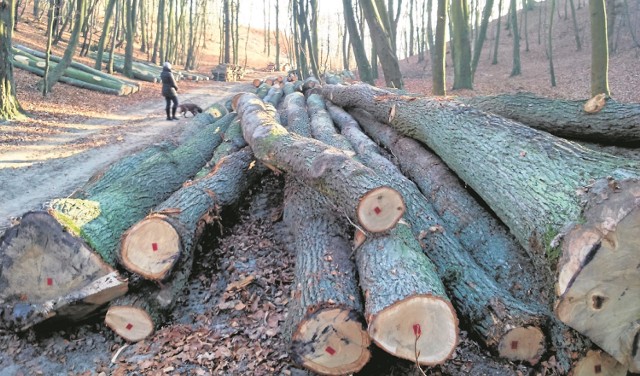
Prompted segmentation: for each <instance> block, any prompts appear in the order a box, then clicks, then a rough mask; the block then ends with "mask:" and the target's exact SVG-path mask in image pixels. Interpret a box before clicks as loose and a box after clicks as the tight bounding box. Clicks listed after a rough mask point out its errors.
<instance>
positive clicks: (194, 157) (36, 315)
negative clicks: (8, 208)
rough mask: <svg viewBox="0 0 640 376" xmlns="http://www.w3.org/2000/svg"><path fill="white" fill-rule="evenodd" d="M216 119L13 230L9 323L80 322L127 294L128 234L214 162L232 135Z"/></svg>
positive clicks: (5, 242)
mask: <svg viewBox="0 0 640 376" xmlns="http://www.w3.org/2000/svg"><path fill="white" fill-rule="evenodd" d="M212 107H214V108H216V109H217V108H218V107H219V106H212ZM216 111H217V110H216ZM211 117H212V115H211V114H210V113H208V112H207V113H203V114H199V115H198V116H196V117H195V118H194V120H192V122H193V124H192V125H191V127H190V128H188V131H186V132H185V135H184V136H183V139H182V140H181V141H180V142H181V143H180V145H176V144H171V143H164V144H161V145H153V146H151V147H149V148H147V149H144V150H143V151H141V152H139V153H137V154H134V155H132V156H130V157H126V158H123V159H122V160H120V161H118V162H117V163H115V164H113V165H112V166H110V168H109V169H108V170H107V171H105V172H102V173H99V174H96V176H94V177H93V178H92V179H90V180H89V182H87V184H85V186H84V187H82V188H81V189H79V190H78V191H76V192H75V193H74V194H72V195H71V196H69V197H65V198H59V199H54V200H52V201H51V202H50V203H48V207H47V211H46V212H44V211H43V212H37V213H32V214H25V215H24V216H23V218H22V219H21V220H20V221H19V223H18V224H16V225H15V226H13V227H12V228H10V229H9V230H7V232H6V233H5V234H4V235H3V237H2V239H1V241H0V256H1V257H2V258H3V265H5V267H3V268H2V270H0V273H1V274H0V280H2V281H6V283H3V285H2V286H1V287H2V288H1V289H0V291H1V292H0V294H1V295H0V296H1V299H0V300H1V302H2V303H1V304H2V311H3V315H2V319H1V320H0V321H1V325H2V326H4V327H10V328H14V329H17V330H23V329H26V328H28V327H31V326H33V325H35V324H37V323H39V322H41V321H44V320H45V319H48V318H51V317H54V316H55V317H59V318H65V319H71V320H80V319H83V318H85V317H86V316H88V315H89V314H91V313H93V312H94V311H95V310H96V309H97V308H99V307H101V306H103V305H104V304H106V303H108V302H109V301H111V300H113V299H114V298H116V297H118V296H121V295H123V294H124V293H125V292H126V291H127V282H126V280H125V278H124V277H121V273H120V272H119V271H118V270H117V269H118V265H117V264H118V262H119V261H120V257H119V256H118V252H117V250H118V248H119V243H120V236H121V235H122V234H123V233H124V232H125V231H126V230H127V228H128V227H129V226H131V225H133V224H134V223H136V222H137V221H139V220H140V219H142V218H144V216H145V215H147V214H148V213H149V210H150V209H152V208H153V207H154V206H156V205H157V204H158V203H159V202H162V200H164V199H166V198H167V197H168V196H169V195H170V194H171V193H173V192H174V191H175V190H176V189H178V188H179V187H180V186H181V185H182V184H183V183H184V182H185V181H186V180H188V179H189V178H191V177H192V176H193V175H194V174H195V173H196V172H197V171H198V170H199V169H200V166H202V165H203V164H204V163H205V162H206V161H207V160H208V159H209V157H210V156H211V154H212V153H213V149H215V146H216V145H217V144H219V143H220V140H221V138H220V134H221V133H223V132H224V130H225V129H224V128H223V127H222V124H221V125H217V124H216V122H211V121H210V120H211ZM9 265H13V267H8V266H9ZM27 280H30V281H31V282H29V283H26V281H27Z"/></svg>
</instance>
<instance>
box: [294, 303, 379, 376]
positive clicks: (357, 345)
mask: <svg viewBox="0 0 640 376" xmlns="http://www.w3.org/2000/svg"><path fill="white" fill-rule="evenodd" d="M353 316H354V315H353V313H352V312H350V311H349V310H346V309H340V308H330V309H325V310H321V311H320V312H316V313H315V314H314V315H312V317H311V318H310V319H308V320H305V321H304V322H303V323H302V324H301V325H300V326H299V327H298V330H296V332H295V333H294V336H293V338H292V340H293V341H296V342H298V341H299V342H301V343H312V344H313V346H306V348H308V349H309V350H312V351H313V352H311V353H307V354H303V359H304V364H303V365H304V366H305V367H307V368H309V369H311V370H313V371H315V372H318V373H321V374H325V375H344V374H348V373H353V372H357V371H358V370H360V369H361V368H362V367H363V366H364V365H365V364H366V363H367V362H368V361H369V357H370V356H371V355H370V353H369V344H370V339H369V336H368V335H367V332H366V331H365V330H364V329H363V327H362V323H360V322H358V321H355V320H353V319H352V317H353Z"/></svg>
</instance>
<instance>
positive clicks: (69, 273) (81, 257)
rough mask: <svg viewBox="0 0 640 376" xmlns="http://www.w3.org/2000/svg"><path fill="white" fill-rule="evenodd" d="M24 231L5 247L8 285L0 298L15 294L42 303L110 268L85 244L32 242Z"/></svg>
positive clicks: (67, 292)
mask: <svg viewBox="0 0 640 376" xmlns="http://www.w3.org/2000/svg"><path fill="white" fill-rule="evenodd" d="M23 235H25V236H24V237H22V236H21V237H16V238H14V240H13V244H12V246H11V247H7V251H6V252H7V253H6V256H7V257H10V258H11V259H12V263H11V265H8V266H7V265H5V266H4V269H3V270H2V277H3V278H5V279H6V281H7V287H6V288H5V289H4V291H2V292H1V293H0V299H2V298H3V297H7V296H12V295H15V296H23V297H24V298H25V299H27V301H28V302H30V303H42V302H45V301H48V300H50V299H55V298H58V297H60V296H63V295H66V294H69V293H71V292H73V291H76V290H78V289H81V288H83V287H84V286H86V285H88V284H90V283H91V282H92V280H93V279H94V278H99V277H101V276H103V275H106V274H108V273H109V272H111V271H112V269H111V268H109V267H108V266H106V265H104V263H102V262H101V260H100V259H99V258H98V256H96V255H95V254H94V253H93V252H92V251H90V250H89V249H88V248H86V247H84V246H82V247H81V248H80V250H78V251H74V250H71V249H67V248H66V247H65V245H64V244H58V243H56V242H54V241H53V240H52V241H50V242H47V243H46V244H44V245H42V244H34V243H32V242H31V239H32V238H33V237H34V236H26V235H27V234H23Z"/></svg>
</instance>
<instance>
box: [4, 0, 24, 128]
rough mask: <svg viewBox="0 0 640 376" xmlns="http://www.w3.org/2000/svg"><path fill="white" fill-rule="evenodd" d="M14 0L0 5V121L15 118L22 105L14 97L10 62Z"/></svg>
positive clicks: (14, 89) (19, 113)
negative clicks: (7, 4) (2, 5)
mask: <svg viewBox="0 0 640 376" xmlns="http://www.w3.org/2000/svg"><path fill="white" fill-rule="evenodd" d="M14 1H15V0H9V6H4V7H0V121H1V120H9V119H15V118H17V117H19V116H21V113H22V107H21V106H20V103H19V102H18V99H17V98H16V87H15V83H14V80H13V64H12V63H11V39H12V36H13V21H14V12H15V7H14V6H13V5H14Z"/></svg>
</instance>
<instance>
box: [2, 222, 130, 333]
mask: <svg viewBox="0 0 640 376" xmlns="http://www.w3.org/2000/svg"><path fill="white" fill-rule="evenodd" d="M0 261H2V265H3V268H2V270H0V301H2V304H1V305H0V327H2V328H4V329H10V330H18V331H22V330H26V329H28V328H30V327H31V326H33V325H35V324H38V323H40V322H42V321H44V320H47V319H49V318H53V317H55V318H56V319H65V320H72V321H78V320H81V319H83V318H85V317H87V316H88V315H89V314H91V313H92V312H94V311H95V310H97V309H98V308H100V306H102V305H104V304H105V303H107V302H108V301H110V300H111V299H114V298H116V297H118V296H120V295H123V294H125V293H126V291H127V281H126V280H124V279H122V278H120V277H119V275H118V273H117V272H116V271H115V270H114V269H112V268H111V267H110V266H109V265H107V264H105V263H104V262H103V261H102V260H101V259H100V258H99V257H98V256H97V255H96V254H94V253H93V252H92V251H91V249H90V248H89V247H88V246H87V245H86V244H85V243H83V242H81V241H77V239H76V238H75V237H74V236H72V235H71V234H70V233H68V232H67V231H65V229H64V228H63V227H62V226H61V225H60V224H59V223H58V222H57V221H56V220H55V219H54V218H53V217H51V215H49V214H48V213H46V212H29V213H26V214H25V215H23V216H22V218H21V219H20V222H19V223H18V224H17V225H15V226H13V227H11V228H9V229H8V230H7V231H6V232H5V233H4V234H3V235H2V236H1V237H0Z"/></svg>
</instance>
